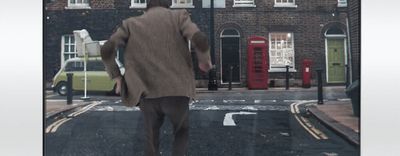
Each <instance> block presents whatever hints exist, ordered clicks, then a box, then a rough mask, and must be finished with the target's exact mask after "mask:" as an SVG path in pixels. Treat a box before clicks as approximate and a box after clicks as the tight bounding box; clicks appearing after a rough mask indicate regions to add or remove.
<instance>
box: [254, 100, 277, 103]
mask: <svg viewBox="0 0 400 156" xmlns="http://www.w3.org/2000/svg"><path fill="white" fill-rule="evenodd" d="M276 101H277V100H254V103H269V102H276Z"/></svg>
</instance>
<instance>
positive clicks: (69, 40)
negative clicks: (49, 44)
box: [61, 35, 78, 64]
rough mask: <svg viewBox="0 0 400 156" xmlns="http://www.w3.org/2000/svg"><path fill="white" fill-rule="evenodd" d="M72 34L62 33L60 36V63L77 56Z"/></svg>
mask: <svg viewBox="0 0 400 156" xmlns="http://www.w3.org/2000/svg"><path fill="white" fill-rule="evenodd" d="M75 45H76V44H75V38H74V35H63V36H62V38H61V64H64V61H66V60H68V59H71V58H75V57H77V56H78V53H77V52H76V46H75Z"/></svg>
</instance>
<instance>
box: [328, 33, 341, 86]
mask: <svg viewBox="0 0 400 156" xmlns="http://www.w3.org/2000/svg"><path fill="white" fill-rule="evenodd" d="M327 44H328V71H327V73H328V78H327V81H328V83H344V82H345V62H344V60H345V55H344V54H345V53H344V39H330V38H329V39H327Z"/></svg>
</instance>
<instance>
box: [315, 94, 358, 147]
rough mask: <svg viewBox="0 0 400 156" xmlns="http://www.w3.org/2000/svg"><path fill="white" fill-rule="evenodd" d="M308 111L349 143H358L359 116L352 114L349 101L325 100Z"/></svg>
mask: <svg viewBox="0 0 400 156" xmlns="http://www.w3.org/2000/svg"><path fill="white" fill-rule="evenodd" d="M308 111H309V112H310V113H311V114H312V115H313V116H314V117H316V118H317V119H318V120H319V121H320V122H322V123H323V124H324V125H326V126H327V127H328V128H330V129H332V130H333V131H334V132H336V133H337V134H338V135H340V136H342V137H343V138H344V139H346V140H347V141H349V142H350V143H352V144H354V145H357V146H359V145H360V118H359V117H356V116H354V115H353V109H352V105H351V101H327V102H324V104H322V105H314V106H311V107H309V108H308Z"/></svg>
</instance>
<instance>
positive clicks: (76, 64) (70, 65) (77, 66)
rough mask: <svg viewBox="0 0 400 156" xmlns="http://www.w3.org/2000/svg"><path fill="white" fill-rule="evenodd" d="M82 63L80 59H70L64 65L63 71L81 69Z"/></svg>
mask: <svg viewBox="0 0 400 156" xmlns="http://www.w3.org/2000/svg"><path fill="white" fill-rule="evenodd" d="M83 68H84V65H83V62H82V61H72V62H68V64H67V65H66V66H65V71H66V72H70V71H83Z"/></svg>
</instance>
